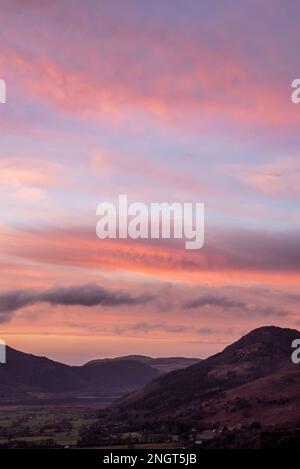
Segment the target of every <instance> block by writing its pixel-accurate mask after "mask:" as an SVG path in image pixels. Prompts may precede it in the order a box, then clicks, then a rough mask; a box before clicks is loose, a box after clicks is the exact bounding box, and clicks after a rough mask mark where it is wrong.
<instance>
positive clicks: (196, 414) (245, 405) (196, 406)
mask: <svg viewBox="0 0 300 469" xmlns="http://www.w3.org/2000/svg"><path fill="white" fill-rule="evenodd" d="M299 337H300V333H299V331H297V330H293V329H282V328H279V327H273V326H271V327H261V328H259V329H256V330H254V331H252V332H250V333H249V334H247V335H246V336H244V337H242V338H241V339H240V340H238V341H237V342H235V343H233V344H232V345H230V346H228V347H226V348H225V349H224V350H223V351H222V352H221V353H218V354H216V355H214V356H212V357H210V358H207V359H205V360H203V361H201V362H199V363H196V364H194V365H192V366H190V367H188V368H186V369H181V370H177V371H173V372H171V373H168V374H165V375H162V376H160V377H158V378H157V379H155V380H153V381H151V383H149V384H147V385H146V386H145V387H144V388H143V389H141V390H138V391H136V392H133V393H132V394H130V395H129V396H126V397H124V398H121V399H120V400H117V401H116V402H115V403H114V404H113V405H112V407H111V408H110V409H109V418H110V419H112V421H113V420H115V421H118V419H120V418H122V421H123V422H126V421H132V418H133V417H134V422H135V427H136V428H137V427H140V428H143V427H144V426H145V423H146V422H148V423H149V422H154V421H155V422H156V423H157V422H158V421H159V420H164V421H174V422H177V423H178V422H190V425H191V426H192V425H193V422H195V423H197V424H199V422H201V423H202V424H203V426H206V427H208V426H212V425H216V426H218V427H220V425H227V426H231V427H232V426H236V425H240V424H243V423H249V422H253V421H254V420H259V421H260V422H262V423H263V424H267V425H273V424H284V423H285V422H291V421H293V422H294V423H295V422H296V423H297V422H298V423H299V424H300V406H299V402H300V365H294V364H293V363H292V361H291V353H292V348H291V344H292V341H293V340H294V339H295V338H299Z"/></svg>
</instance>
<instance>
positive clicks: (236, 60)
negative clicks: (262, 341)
mask: <svg viewBox="0 0 300 469" xmlns="http://www.w3.org/2000/svg"><path fill="white" fill-rule="evenodd" d="M299 15H300V4H299V3H298V2H296V1H294V0H287V1H285V2H284V3H283V2H282V1H279V0H272V1H269V0H263V1H261V0H260V1H258V0H244V1H243V2H239V1H237V0H226V1H225V0H210V1H202V2H199V1H197V0H186V1H185V2H182V1H180V0H160V1H158V0H154V1H151V2H150V1H146V0H136V1H134V0H122V1H121V0H111V1H110V2H107V1H101V0H97V1H95V0H86V1H85V2H82V1H79V0H73V1H72V2H70V1H67V0H59V1H58V0H54V1H38V0H27V1H26V2H24V1H21V0H9V1H8V0H1V1H0V18H1V30H0V78H1V79H3V80H5V83H6V87H7V102H6V104H0V247H1V249H0V266H1V277H0V335H1V338H3V339H4V340H5V341H6V342H7V344H9V345H11V346H13V347H15V348H17V349H19V350H24V351H27V352H31V353H35V354H38V355H47V356H49V357H50V358H53V359H56V360H60V361H64V362H67V363H72V364H79V363H84V362H85V361H88V360H90V359H92V358H97V357H98V358H100V357H110V356H119V355H127V354H146V355H152V356H174V355H184V356H191V357H192V356H194V357H206V356H208V355H210V354H212V353H215V352H217V351H219V350H221V349H223V348H224V347H225V346H226V345H228V344H230V343H231V342H233V341H234V340H236V339H238V338H239V337H240V336H241V335H242V334H245V333H247V332H249V331H250V330H252V329H254V328H256V327H259V326H262V325H271V324H274V325H278V326H282V327H292V328H299V326H300V317H299V306H300V293H299V280H300V237H299V231H300V230H299V225H300V209H299V199H300V160H299V149H300V132H299V129H300V105H299V106H297V105H295V104H293V103H292V101H291V82H292V81H293V80H294V79H295V78H299V76H300V56H299V53H298V49H297V45H298V43H299V41H300V29H299V24H298V18H299ZM119 194H127V195H128V199H129V201H130V202H144V203H146V204H149V203H151V202H169V203H172V202H175V201H176V202H194V203H195V202H203V203H204V204H205V244H204V247H203V248H202V249H200V250H193V251H189V250H185V249H184V245H183V243H180V242H178V241H175V240H166V239H165V240H154V239H152V240H151V239H137V240H130V239H121V240H113V239H107V240H100V239H99V238H98V237H97V236H96V223H97V217H96V207H97V205H98V204H99V203H100V202H106V201H116V200H117V198H118V196H119Z"/></svg>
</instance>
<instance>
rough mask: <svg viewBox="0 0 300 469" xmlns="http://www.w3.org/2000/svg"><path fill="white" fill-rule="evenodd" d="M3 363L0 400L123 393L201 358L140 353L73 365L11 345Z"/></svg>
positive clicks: (0, 372) (111, 395) (69, 397)
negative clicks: (25, 351) (154, 356)
mask: <svg viewBox="0 0 300 469" xmlns="http://www.w3.org/2000/svg"><path fill="white" fill-rule="evenodd" d="M6 355H7V360H6V361H7V362H6V363H5V364H1V365H0V402H1V400H2V402H11V401H16V400H18V401H20V400H24V401H28V400H31V401H33V402H34V401H38V400H45V399H48V400H49V399H50V400H51V399H53V398H55V399H58V398H62V396H63V397H64V399H65V400H68V399H71V398H85V397H86V398H91V397H95V398H96V397H101V396H108V397H109V396H110V397H112V398H113V397H116V396H120V395H121V394H123V393H125V392H129V391H132V390H134V389H136V388H138V387H141V386H143V385H144V384H145V383H147V382H149V381H151V380H152V379H153V378H156V377H158V376H159V375H160V374H161V373H164V372H166V371H169V370H174V369H176V368H183V367H184V366H189V365H191V364H194V363H195V362H197V361H198V360H197V359H193V358H191V359H189V358H181V357H178V358H151V357H145V356H139V355H132V356H128V357H118V358H112V359H100V360H93V361H91V362H88V363H86V364H85V365H82V366H69V365H65V364H63V363H59V362H56V361H53V360H50V359H48V358H46V357H38V356H35V355H31V354H28V353H24V352H20V351H17V350H14V349H13V348H11V347H7V350H6Z"/></svg>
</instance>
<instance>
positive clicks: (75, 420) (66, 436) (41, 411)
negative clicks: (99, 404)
mask: <svg viewBox="0 0 300 469" xmlns="http://www.w3.org/2000/svg"><path fill="white" fill-rule="evenodd" d="M96 414H97V410H96V409H93V408H86V407H75V406H73V407H65V406H57V407H55V406H54V407H52V406H51V407H48V406H43V407H38V408H36V407H19V406H18V407H16V406H12V407H9V406H7V407H4V408H3V407H0V443H1V444H3V443H6V442H13V441H15V440H18V441H26V442H34V443H38V442H42V441H46V440H49V439H51V440H54V441H55V442H56V443H58V444H59V445H62V446H72V445H75V444H76V442H77V440H78V436H79V429H80V427H82V426H83V425H90V424H92V423H94V422H95V421H96V420H97V415H96Z"/></svg>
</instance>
